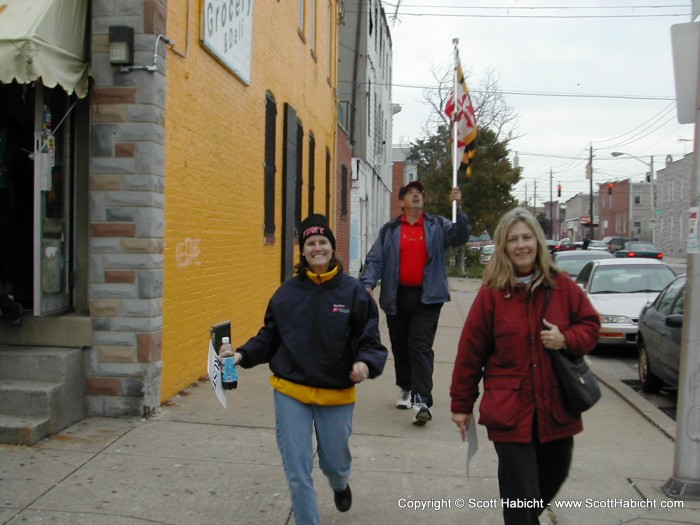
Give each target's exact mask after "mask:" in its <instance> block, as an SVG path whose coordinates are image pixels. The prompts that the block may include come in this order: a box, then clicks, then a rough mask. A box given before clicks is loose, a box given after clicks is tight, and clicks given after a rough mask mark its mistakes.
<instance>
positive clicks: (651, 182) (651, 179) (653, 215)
mask: <svg viewBox="0 0 700 525" xmlns="http://www.w3.org/2000/svg"><path fill="white" fill-rule="evenodd" d="M654 184H655V182H654V155H652V156H651V157H649V195H650V197H651V244H653V245H656V192H655V191H654V190H655V188H654Z"/></svg>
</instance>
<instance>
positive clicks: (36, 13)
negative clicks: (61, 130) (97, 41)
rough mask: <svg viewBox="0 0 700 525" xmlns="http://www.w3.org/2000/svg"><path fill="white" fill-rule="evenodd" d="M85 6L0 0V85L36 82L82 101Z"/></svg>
mask: <svg viewBox="0 0 700 525" xmlns="http://www.w3.org/2000/svg"><path fill="white" fill-rule="evenodd" d="M87 3H88V0H29V1H27V0H0V82H3V83H6V84H9V83H10V82H12V81H13V80H16V81H17V82H19V83H21V84H27V83H29V82H34V81H35V80H38V79H39V78H41V83H42V84H43V85H44V86H46V87H50V88H52V87H55V86H56V85H60V86H61V87H62V88H63V89H65V90H66V92H67V93H68V94H71V93H73V92H74V91H75V94H76V95H77V96H78V97H80V98H83V97H84V96H85V95H87V90H88V75H89V73H90V66H89V65H88V64H87V63H86V62H85V27H86V17H87V7H88V6H87Z"/></svg>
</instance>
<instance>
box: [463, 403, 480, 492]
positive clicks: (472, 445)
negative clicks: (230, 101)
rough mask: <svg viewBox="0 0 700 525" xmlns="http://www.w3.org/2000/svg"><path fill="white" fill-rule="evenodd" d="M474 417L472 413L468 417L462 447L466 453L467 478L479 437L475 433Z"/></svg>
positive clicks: (477, 448) (477, 447)
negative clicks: (464, 443) (463, 445)
mask: <svg viewBox="0 0 700 525" xmlns="http://www.w3.org/2000/svg"><path fill="white" fill-rule="evenodd" d="M475 419H476V418H475V417H474V414H472V415H471V417H470V418H469V425H468V426H467V444H466V446H465V447H464V448H465V450H466V453H467V479H469V464H470V463H471V460H472V458H473V457H474V456H476V452H477V451H478V450H479V438H478V437H477V435H476V421H475Z"/></svg>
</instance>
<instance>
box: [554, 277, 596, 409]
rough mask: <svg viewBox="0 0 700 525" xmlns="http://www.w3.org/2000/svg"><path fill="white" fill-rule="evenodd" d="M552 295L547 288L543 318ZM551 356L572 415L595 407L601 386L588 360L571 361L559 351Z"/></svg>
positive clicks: (581, 358)
mask: <svg viewBox="0 0 700 525" xmlns="http://www.w3.org/2000/svg"><path fill="white" fill-rule="evenodd" d="M551 293H552V289H551V288H549V287H547V289H546V291H545V296H544V308H543V309H542V317H546V316H545V314H546V312H547V306H549V296H550V294H551ZM549 355H550V356H551V358H552V363H553V364H554V371H555V373H556V374H557V379H559V386H560V387H561V391H562V394H563V396H564V402H565V404H566V407H567V408H568V409H569V411H570V412H571V413H572V414H580V413H581V412H585V411H586V410H588V409H589V408H591V407H592V406H593V405H595V404H596V402H597V401H598V400H599V399H600V396H601V392H600V386H599V385H598V380H597V379H596V377H595V375H594V374H593V372H591V369H590V368H589V367H588V363H586V360H585V359H584V358H583V357H579V358H578V359H569V358H568V357H566V356H565V355H564V354H563V353H562V352H561V351H559V350H550V351H549Z"/></svg>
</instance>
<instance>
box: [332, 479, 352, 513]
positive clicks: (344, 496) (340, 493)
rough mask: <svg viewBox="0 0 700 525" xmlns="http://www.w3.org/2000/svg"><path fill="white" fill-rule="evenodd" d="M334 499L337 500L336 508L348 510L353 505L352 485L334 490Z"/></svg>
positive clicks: (342, 510) (341, 510)
mask: <svg viewBox="0 0 700 525" xmlns="http://www.w3.org/2000/svg"><path fill="white" fill-rule="evenodd" d="M333 499H334V500H335V508H336V509H338V510H339V511H340V512H347V511H349V510H350V507H352V491H351V490H350V485H348V486H347V487H345V489H343V490H334V491H333Z"/></svg>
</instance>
